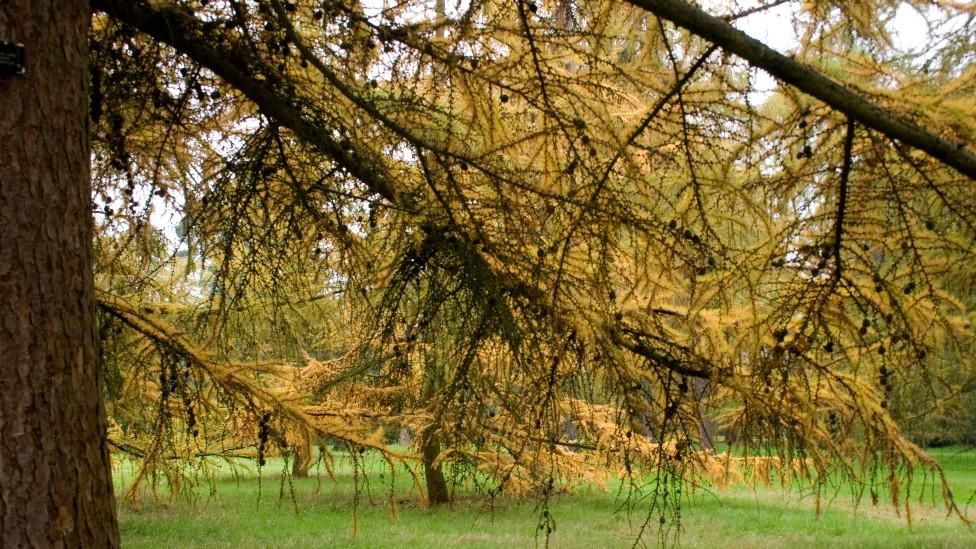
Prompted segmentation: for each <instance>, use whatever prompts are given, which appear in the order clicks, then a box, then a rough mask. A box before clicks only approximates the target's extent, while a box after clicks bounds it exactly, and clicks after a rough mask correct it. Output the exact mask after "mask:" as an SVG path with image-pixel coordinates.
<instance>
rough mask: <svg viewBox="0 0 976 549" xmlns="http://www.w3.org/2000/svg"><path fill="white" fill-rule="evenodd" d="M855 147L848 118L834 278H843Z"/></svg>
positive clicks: (839, 200) (836, 231)
mask: <svg viewBox="0 0 976 549" xmlns="http://www.w3.org/2000/svg"><path fill="white" fill-rule="evenodd" d="M853 149H854V120H853V119H850V118H848V119H847V134H846V135H845V136H844V164H843V165H842V166H841V169H840V190H838V193H839V195H840V196H839V197H838V198H837V220H836V221H835V225H834V264H835V266H836V268H835V269H834V280H835V281H837V280H840V278H841V259H840V247H841V243H842V240H843V238H844V215H845V214H846V213H847V184H848V180H849V179H850V177H851V164H852V162H853V157H852V155H853Z"/></svg>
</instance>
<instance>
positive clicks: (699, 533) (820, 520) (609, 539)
mask: <svg viewBox="0 0 976 549" xmlns="http://www.w3.org/2000/svg"><path fill="white" fill-rule="evenodd" d="M933 454H935V455H936V457H938V459H939V460H940V461H941V462H942V463H943V464H944V466H945V468H946V471H947V473H948V476H949V478H950V480H951V482H952V485H953V488H954V491H955V494H956V499H957V501H958V502H959V503H960V505H961V506H962V507H964V508H965V506H966V504H967V502H968V503H970V506H969V507H970V508H971V509H972V510H971V511H970V515H976V499H973V497H974V493H976V451H965V452H963V451H960V449H952V448H949V449H941V450H936V451H933ZM282 469H283V464H282V463H280V462H277V461H271V462H270V463H269V465H268V466H266V467H264V468H263V470H262V472H261V478H260V491H259V481H258V475H257V471H256V470H255V469H253V468H252V469H250V470H248V471H239V473H242V474H239V475H237V476H235V475H234V474H233V473H232V472H231V471H230V470H229V469H225V470H221V472H220V473H219V474H218V475H217V481H216V482H215V483H212V484H211V483H208V482H201V483H200V484H199V485H198V486H197V488H196V490H195V491H194V492H195V494H196V497H195V498H193V499H189V498H176V499H174V500H172V501H170V500H169V498H165V497H163V498H162V499H159V500H157V499H154V498H153V497H152V496H148V495H147V496H144V497H143V498H142V499H141V502H140V503H139V504H132V503H130V502H126V501H122V502H121V503H120V504H119V515H120V522H121V529H122V542H123V545H124V546H125V547H160V548H167V549H176V548H184V547H207V548H219V547H231V548H235V549H239V548H247V547H505V548H507V549H514V548H518V547H532V546H534V545H535V544H536V543H537V542H538V543H539V544H540V545H542V544H543V543H544V536H539V537H538V538H537V537H536V532H537V528H536V526H537V524H538V518H539V513H540V509H539V508H538V502H535V501H523V502H514V501H510V500H507V499H503V498H499V499H497V500H496V501H495V502H494V505H493V506H489V505H488V504H487V503H486V500H485V498H484V497H477V496H462V497H461V498H460V501H458V502H457V503H455V504H454V505H453V506H451V507H447V508H439V509H426V508H423V507H422V506H419V505H418V504H417V499H418V498H417V493H416V491H415V490H414V489H412V488H411V484H410V482H409V480H408V479H407V478H406V475H404V474H397V475H396V478H395V479H393V480H394V482H393V493H394V498H393V499H394V500H396V501H398V502H399V503H398V504H397V514H396V517H394V516H393V513H392V512H391V508H390V491H391V482H390V481H391V479H390V473H389V471H387V470H385V469H384V468H383V467H381V466H379V465H378V464H376V465H374V466H371V467H370V468H369V470H368V476H367V478H368V479H369V480H368V490H366V491H364V492H363V493H361V495H360V496H359V505H358V508H359V513H358V528H354V524H355V522H354V518H353V508H354V498H355V494H354V491H353V489H352V470H351V467H350V466H348V463H342V462H340V467H339V469H338V479H337V482H333V481H332V480H330V479H329V478H328V477H327V476H326V475H324V473H323V474H322V475H321V477H320V478H315V475H314V473H313V477H312V478H309V479H302V480H297V479H296V480H294V481H293V483H292V487H293V488H292V490H293V493H294V498H292V497H290V496H288V495H287V493H288V492H289V487H288V484H287V483H284V484H283V483H282V481H281V478H282V475H281V471H282ZM130 480H131V471H130V470H129V468H128V467H126V465H125V464H123V465H120V466H118V467H117V468H116V486H117V487H119V490H120V491H121V488H123V487H124V486H125V485H126V484H127V482H128V481H130ZM282 489H284V491H285V493H286V496H285V497H284V498H280V497H279V493H280V492H281V490H282ZM259 494H260V497H259ZM844 494H846V492H842V493H841V494H840V495H838V496H837V497H836V498H834V499H833V500H832V501H831V502H830V503H829V505H827V506H826V508H825V510H824V511H823V512H822V513H821V515H820V516H819V517H817V516H816V513H815V512H814V509H815V500H814V497H813V496H812V495H810V494H807V493H804V492H803V491H802V490H791V491H783V490H778V489H771V488H762V489H758V490H752V489H750V488H747V487H739V488H734V489H729V490H725V491H721V492H711V493H706V492H703V491H700V492H698V493H696V494H694V495H690V496H688V497H686V499H685V501H684V502H683V504H682V520H681V526H682V528H683V532H682V535H681V538H680V542H681V545H682V546H684V547H725V548H730V549H731V548H737V547H791V546H792V547H800V546H802V547H804V548H806V547H920V548H923V547H924V548H929V547H976V531H972V530H969V529H968V528H967V527H966V526H965V525H964V524H962V523H961V522H960V521H959V520H958V519H955V518H947V517H946V515H945V512H944V511H943V509H942V507H941V506H934V505H925V504H919V503H917V502H915V503H914V505H913V506H912V515H913V526H912V527H911V528H909V527H908V526H907V525H906V523H905V520H904V519H903V518H902V517H899V516H897V514H896V513H895V511H894V509H893V508H892V507H891V505H890V504H889V505H884V504H881V505H879V506H878V507H874V506H871V504H870V502H869V501H868V502H863V503H862V504H861V505H860V506H855V505H854V504H853V503H852V501H851V499H850V497H849V496H846V495H844ZM916 501H917V500H916ZM296 505H297V507H298V512H297V513H296V511H295V506H296ZM550 510H551V513H552V515H553V516H554V517H555V520H556V528H555V531H554V532H553V533H552V536H551V538H550V540H549V542H550V545H551V546H552V547H630V546H632V545H633V543H634V540H635V538H636V536H637V533H638V531H639V528H640V525H641V523H642V522H643V520H644V513H643V512H642V511H641V510H640V509H639V508H638V509H635V510H634V511H633V512H632V513H630V514H628V512H627V511H625V510H621V501H620V500H619V499H617V498H616V496H615V494H613V493H607V492H603V491H599V490H595V489H583V490H579V491H577V492H576V493H574V494H573V495H563V496H559V497H557V498H555V499H554V500H552V502H551V506H550ZM654 524H655V528H656V527H657V521H656V520H655V521H654ZM644 540H645V541H646V543H647V545H651V546H653V545H655V544H656V543H657V533H656V530H652V531H651V532H650V533H649V534H645V537H644Z"/></svg>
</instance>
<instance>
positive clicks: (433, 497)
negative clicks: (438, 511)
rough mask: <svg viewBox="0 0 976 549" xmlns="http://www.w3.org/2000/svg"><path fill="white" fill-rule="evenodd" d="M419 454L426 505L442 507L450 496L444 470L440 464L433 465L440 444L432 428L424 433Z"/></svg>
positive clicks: (439, 450)
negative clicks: (421, 458)
mask: <svg viewBox="0 0 976 549" xmlns="http://www.w3.org/2000/svg"><path fill="white" fill-rule="evenodd" d="M421 453H422V454H423V460H424V477H425V478H426V479H427V503H428V504H430V505H443V504H445V503H448V502H450V501H451V495H450V493H449V492H448V490H447V480H445V479H444V470H443V469H442V468H441V465H440V463H438V464H436V465H435V464H434V461H435V460H436V459H437V456H438V455H440V453H441V443H440V440H439V439H438V437H437V433H436V432H435V431H434V428H433V427H431V428H430V429H428V430H427V431H426V432H425V433H424V436H423V446H422V448H421Z"/></svg>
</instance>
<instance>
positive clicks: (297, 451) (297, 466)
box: [291, 433, 312, 478]
mask: <svg viewBox="0 0 976 549" xmlns="http://www.w3.org/2000/svg"><path fill="white" fill-rule="evenodd" d="M291 448H292V452H293V455H292V460H293V461H292V463H291V476H293V477H295V478H308V470H309V468H310V467H311V465H312V439H311V438H310V437H309V436H308V433H303V434H302V435H301V436H300V437H299V439H298V441H296V442H294V443H293V444H292V446H291Z"/></svg>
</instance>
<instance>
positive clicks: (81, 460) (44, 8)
mask: <svg viewBox="0 0 976 549" xmlns="http://www.w3.org/2000/svg"><path fill="white" fill-rule="evenodd" d="M89 13H90V12H89V5H88V2H87V1H85V0H81V1H79V0H71V1H68V0H5V1H4V2H0V40H6V41H13V42H22V43H23V44H25V46H26V59H27V72H26V74H23V75H0V539H2V545H3V546H4V547H116V546H118V545H119V534H118V526H117V524H116V517H115V498H114V496H113V493H112V482H111V470H110V466H109V458H108V452H107V450H106V447H105V444H104V435H105V418H104V409H103V407H102V403H101V389H100V387H99V380H98V368H97V365H96V358H95V357H96V353H95V348H96V339H95V301H94V290H93V285H92V272H91V264H92V263H91V250H92V222H91V197H90V189H91V185H90V181H89V172H88V161H89V156H88V155H89V152H88V129H87V116H88V96H87V89H88V86H87V78H88V71H87V55H88V48H87V41H88V39H87V37H88V24H89V17H90V15H89Z"/></svg>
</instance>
